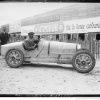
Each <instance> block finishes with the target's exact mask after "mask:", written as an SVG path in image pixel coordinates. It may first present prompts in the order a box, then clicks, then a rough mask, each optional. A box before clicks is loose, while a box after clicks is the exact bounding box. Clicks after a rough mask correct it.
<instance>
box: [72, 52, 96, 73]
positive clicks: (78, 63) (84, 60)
mask: <svg viewBox="0 0 100 100" xmlns="http://www.w3.org/2000/svg"><path fill="white" fill-rule="evenodd" d="M72 65H73V67H74V68H75V69H76V70H77V71H78V72H80V73H88V72H90V71H91V70H92V69H93V68H94V67H95V58H94V56H93V55H92V54H91V53H90V52H88V51H85V50H82V51H79V52H78V53H76V54H75V56H74V57H73V59H72Z"/></svg>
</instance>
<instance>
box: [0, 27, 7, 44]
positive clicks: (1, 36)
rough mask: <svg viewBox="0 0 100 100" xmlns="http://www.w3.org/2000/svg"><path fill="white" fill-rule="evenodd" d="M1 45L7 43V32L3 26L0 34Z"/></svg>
mask: <svg viewBox="0 0 100 100" xmlns="http://www.w3.org/2000/svg"><path fill="white" fill-rule="evenodd" d="M0 40H1V45H4V44H7V42H8V41H9V34H8V33H7V32H6V28H5V27H3V30H2V32H1V34H0Z"/></svg>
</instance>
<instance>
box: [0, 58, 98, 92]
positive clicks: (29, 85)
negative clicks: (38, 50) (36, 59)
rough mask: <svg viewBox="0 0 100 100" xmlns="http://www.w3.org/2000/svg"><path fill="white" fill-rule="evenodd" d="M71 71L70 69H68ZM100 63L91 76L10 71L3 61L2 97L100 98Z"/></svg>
mask: <svg viewBox="0 0 100 100" xmlns="http://www.w3.org/2000/svg"><path fill="white" fill-rule="evenodd" d="M66 67H68V68H66ZM99 93H100V61H99V60H97V63H96V66H95V68H94V69H93V71H91V72H90V73H88V74H81V73H78V72H76V71H75V70H74V69H73V68H71V66H70V65H67V66H64V68H61V67H57V66H51V65H49V66H47V65H42V66H41V65H35V64H34V65H24V66H21V67H20V68H10V67H8V66H7V65H6V63H5V61H4V60H2V58H1V57H0V94H99Z"/></svg>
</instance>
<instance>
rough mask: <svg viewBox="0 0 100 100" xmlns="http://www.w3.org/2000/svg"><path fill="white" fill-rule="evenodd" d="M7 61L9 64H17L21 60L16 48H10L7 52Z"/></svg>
mask: <svg viewBox="0 0 100 100" xmlns="http://www.w3.org/2000/svg"><path fill="white" fill-rule="evenodd" d="M7 61H8V63H9V64H10V65H18V64H19V63H20V61H21V54H20V52H19V51H18V50H11V51H10V52H9V53H8V54H7Z"/></svg>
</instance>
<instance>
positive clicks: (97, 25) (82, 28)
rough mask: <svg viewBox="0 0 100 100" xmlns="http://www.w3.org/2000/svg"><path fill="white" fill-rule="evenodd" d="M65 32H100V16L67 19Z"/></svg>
mask: <svg viewBox="0 0 100 100" xmlns="http://www.w3.org/2000/svg"><path fill="white" fill-rule="evenodd" d="M63 23H64V31H63V33H87V32H98V31H99V32H100V17H94V18H86V19H79V20H78V19H77V20H71V21H65V22H63Z"/></svg>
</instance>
